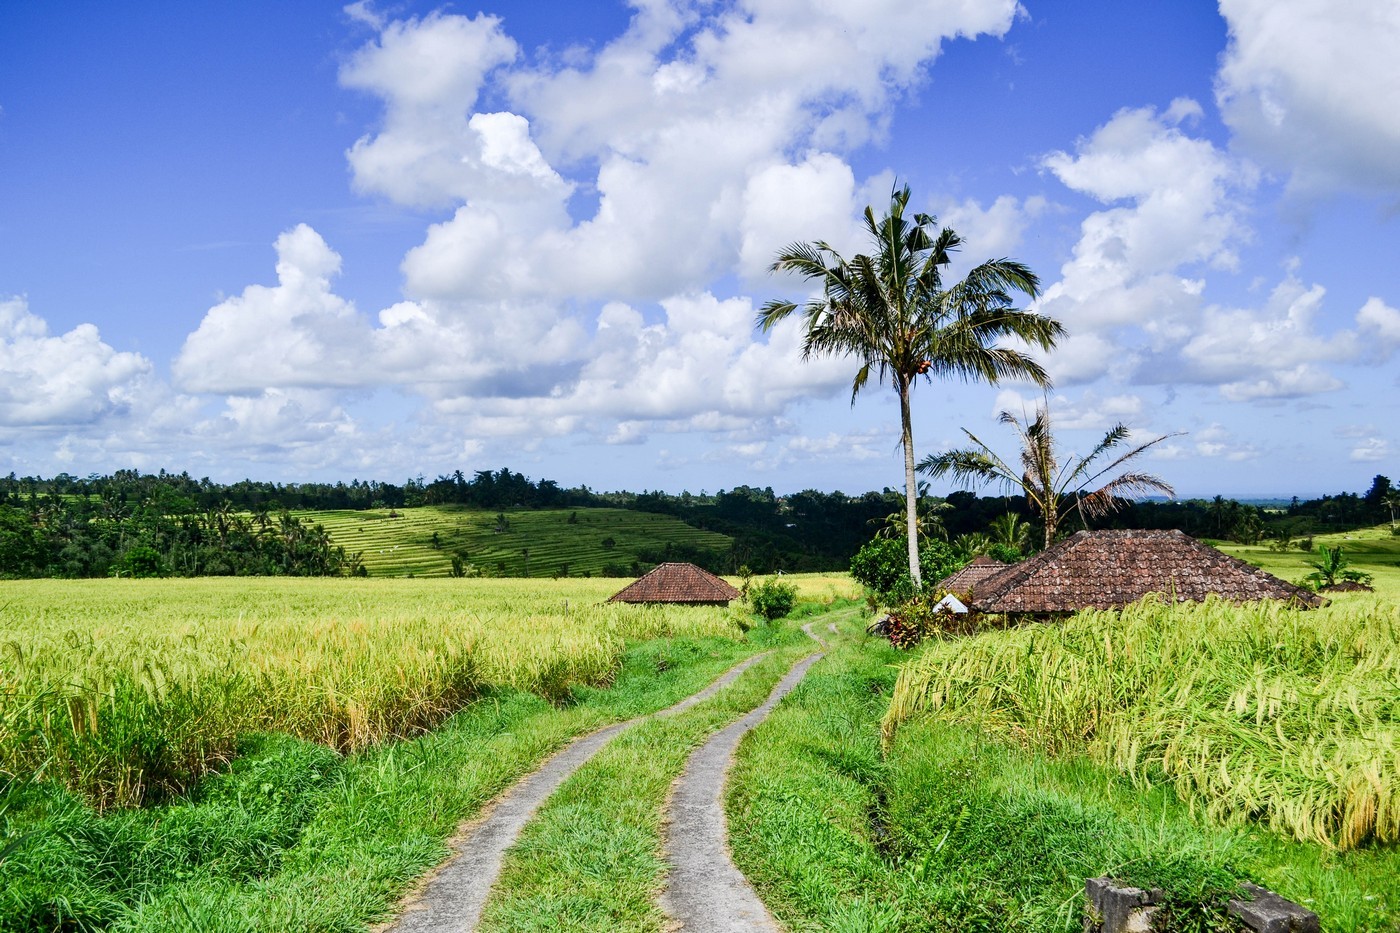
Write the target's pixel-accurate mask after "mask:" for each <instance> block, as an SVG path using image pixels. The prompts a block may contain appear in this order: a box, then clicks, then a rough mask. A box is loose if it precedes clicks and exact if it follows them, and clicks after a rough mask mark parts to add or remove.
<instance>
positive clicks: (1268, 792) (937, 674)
mask: <svg viewBox="0 0 1400 933" xmlns="http://www.w3.org/2000/svg"><path fill="white" fill-rule="evenodd" d="M919 716H936V717H939V718H940V719H943V720H947V721H954V722H962V723H966V724H969V725H975V726H977V727H979V728H982V729H985V730H987V731H989V732H991V733H993V734H997V735H1001V736H1003V737H1004V738H1007V739H1009V740H1011V741H1014V742H1016V743H1018V744H1020V745H1022V746H1024V747H1027V748H1031V749H1034V750H1037V751H1040V752H1044V753H1048V754H1051V755H1074V754H1087V755H1088V756H1089V757H1090V758H1091V759H1093V760H1095V761H1097V762H1099V763H1101V764H1104V765H1107V766H1110V767H1112V768H1115V769H1117V770H1118V771H1120V772H1122V773H1126V774H1128V775H1131V776H1132V778H1133V779H1134V780H1135V781H1137V782H1140V783H1141V784H1143V785H1153V784H1160V783H1169V784H1171V785H1173V786H1174V787H1175V789H1176V792H1177V794H1178V796H1180V797H1181V799H1182V800H1183V801H1185V802H1187V803H1188V804H1189V805H1190V806H1191V807H1192V808H1193V810H1195V811H1196V812H1199V813H1202V814H1204V815H1205V816H1206V817H1207V818H1209V819H1211V820H1214V821H1216V822H1218V823H1222V824H1226V825H1237V824H1243V823H1246V822H1256V821H1257V822H1258V823H1261V824H1263V825H1265V826H1267V827H1268V828H1269V829H1271V830H1274V831H1277V832H1280V833H1282V834H1284V835H1286V836H1291V837H1293V838H1296V839H1299V840H1306V841H1311V842H1316V843H1319V844H1322V845H1324V846H1329V847H1336V848H1339V849H1349V848H1354V847H1357V846H1361V845H1364V844H1367V843H1370V842H1380V843H1390V844H1393V843H1396V842H1400V606H1397V604H1396V603H1395V602H1393V601H1390V600H1386V599H1383V598H1380V597H1377V596H1370V595H1365V596H1355V595H1352V596H1349V597H1348V598H1346V599H1339V600H1337V601H1336V602H1335V603H1334V604H1333V605H1332V606H1331V607H1328V608H1325V609H1320V610H1314V611H1311V612H1299V611H1296V610H1290V609H1285V608H1282V607H1281V606H1279V605H1278V604H1276V603H1261V604H1256V605H1253V606H1243V607H1241V606H1234V605H1231V604H1228V603H1223V602H1209V603H1205V604H1202V605H1182V606H1177V605H1164V604H1161V603H1158V602H1156V601H1144V602H1142V603H1138V604H1136V605H1134V606H1130V607H1128V608H1127V609H1125V610H1123V611H1122V612H1082V613H1079V614H1077V615H1076V616H1074V617H1073V618H1071V619H1069V620H1067V621H1066V622H1064V623H1061V624H1053V625H1030V626H1026V627H1023V628H1017V629H1011V630H1006V631H996V632H988V633H984V634H981V635H978V636H975V637H971V638H966V639H960V640H950V641H941V642H933V643H931V644H930V645H929V646H928V647H927V648H926V649H925V650H924V651H922V653H920V654H919V655H918V656H917V657H916V658H915V659H913V660H912V661H910V662H909V663H907V664H906V665H905V666H904V668H903V669H902V671H901V672H900V675H899V678H898V681H897V683H896V686H895V690H894V693H893V696H892V698H891V702H890V708H889V711H888V713H887V714H886V716H885V718H884V721H883V723H882V729H883V733H884V736H885V739H886V741H887V742H889V741H890V740H892V739H893V737H894V735H895V733H896V730H897V729H898V728H899V727H900V726H901V724H903V723H905V722H908V721H910V720H911V719H912V718H914V717H919Z"/></svg>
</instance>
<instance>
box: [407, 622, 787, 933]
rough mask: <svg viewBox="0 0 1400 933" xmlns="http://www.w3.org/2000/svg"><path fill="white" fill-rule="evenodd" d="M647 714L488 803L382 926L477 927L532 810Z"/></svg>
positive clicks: (692, 700)
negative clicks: (450, 852) (424, 882)
mask: <svg viewBox="0 0 1400 933" xmlns="http://www.w3.org/2000/svg"><path fill="white" fill-rule="evenodd" d="M809 634H810V633H809ZM769 653H770V652H763V653H762V654H756V655H754V656H753V657H751V658H747V659H746V660H744V661H742V662H740V663H739V664H736V665H735V666H734V667H731V668H730V669H729V670H728V671H726V672H725V673H724V674H722V675H721V676H720V677H719V678H718V679H716V680H715V681H714V682H713V683H711V684H710V685H709V686H708V687H706V688H705V689H704V690H701V691H700V692H699V693H696V694H694V695H692V696H689V697H686V698H685V699H684V700H681V701H680V702H679V703H677V704H675V705H674V706H670V707H667V708H666V709H664V710H661V711H660V712H656V713H652V714H651V716H674V715H676V714H677V713H681V712H683V711H685V710H687V709H690V708H691V707H692V706H695V705H696V704H697V703H702V702H704V701H705V700H708V699H709V698H710V697H712V696H714V695H715V694H717V693H719V691H720V690H722V689H724V688H725V687H727V686H728V685H729V684H732V683H733V682H734V681H735V680H737V679H738V678H739V675H741V674H743V673H744V671H746V670H748V669H749V668H750V667H752V666H753V665H755V664H757V663H758V662H759V661H761V660H762V659H763V658H765V657H767V656H768V654H769ZM648 718H650V717H649V716H639V717H637V718H636V719H629V720H628V721H626V722H621V723H617V724H616V725H612V726H608V727H607V728H605V729H599V730H598V731H597V732H594V733H591V734H589V735H586V736H584V737H583V738H581V739H575V740H574V741H573V742H572V743H571V744H570V745H568V746H566V747H565V748H564V750H563V751H560V752H557V753H556V754H555V755H554V756H553V757H551V758H549V759H548V760H546V761H545V763H544V764H543V765H541V766H540V768H539V769H538V770H537V771H535V772H534V773H533V774H531V775H530V776H529V777H527V778H525V779H524V780H522V781H520V782H519V783H518V784H516V785H515V786H514V787H512V788H511V789H510V790H509V791H507V792H506V793H505V794H504V795H502V796H501V797H500V798H498V799H497V800H496V801H495V803H493V804H491V805H489V806H488V807H487V808H486V809H485V810H484V811H482V813H481V814H479V815H478V816H477V817H476V818H475V819H474V820H473V821H472V822H470V823H468V824H467V825H466V826H464V827H463V828H462V830H461V831H460V832H459V833H458V834H457V836H456V838H454V839H453V841H452V843H451V845H452V849H453V850H454V852H455V854H454V855H453V856H452V857H451V858H450V859H449V861H447V862H446V863H444V864H443V865H442V866H440V867H439V868H438V870H437V871H436V873H435V874H434V875H433V876H432V878H431V879H430V880H429V881H428V883H427V885H426V886H425V887H423V888H422V889H421V890H420V891H419V893H418V894H417V895H416V896H414V897H413V898H411V899H410V900H409V902H408V903H407V904H405V906H404V912H403V914H402V915H401V916H400V917H399V918H398V919H397V920H395V921H394V922H393V923H392V924H390V925H388V926H387V927H385V928H383V929H384V931H385V933H447V931H461V930H473V929H475V928H476V925H477V923H478V922H479V921H480V920H481V912H482V908H483V907H484V906H485V905H486V898H487V896H488V895H489V894H490V893H491V888H492V886H493V885H494V884H495V883H496V879H497V878H498V877H499V876H500V874H501V865H502V863H503V862H504V860H505V853H506V850H507V849H509V848H510V847H511V846H512V845H514V844H515V841H516V839H518V838H519V837H520V832H521V830H523V829H524V828H525V824H526V823H528V822H529V821H530V818H531V817H532V816H534V814H535V811H536V810H538V809H539V808H540V806H541V805H542V804H543V803H544V802H545V800H547V799H548V798H549V795H550V794H552V793H554V791H555V790H556V789H557V788H558V787H559V785H560V784H563V783H564V781H566V780H567V779H568V778H569V776H570V775H572V774H573V773H574V772H575V771H577V770H578V769H579V768H580V767H582V766H583V765H584V764H586V763H587V762H588V760H589V759H590V758H592V757H593V756H594V755H596V754H597V753H598V752H599V751H600V750H601V749H602V748H603V746H605V745H607V744H608V742H610V741H612V739H614V738H616V737H617V736H618V735H619V734H620V733H622V732H625V731H626V730H628V729H630V728H632V727H633V726H635V725H637V724H638V723H640V722H643V721H644V720H646V719H648Z"/></svg>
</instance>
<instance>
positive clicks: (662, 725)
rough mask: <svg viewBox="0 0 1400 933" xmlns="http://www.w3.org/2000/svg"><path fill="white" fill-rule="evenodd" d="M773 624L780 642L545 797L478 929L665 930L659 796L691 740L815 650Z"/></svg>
mask: <svg viewBox="0 0 1400 933" xmlns="http://www.w3.org/2000/svg"><path fill="white" fill-rule="evenodd" d="M778 629H779V630H781V631H783V632H784V633H786V634H785V635H784V638H785V645H784V647H783V648H781V649H780V650H777V651H775V652H774V653H773V655H772V656H770V657H768V658H765V659H764V660H763V661H761V662H759V663H758V664H756V665H755V666H754V667H753V668H751V669H750V670H748V671H746V672H745V673H744V675H743V676H742V677H741V678H740V679H739V680H738V681H736V682H735V683H734V684H732V685H730V686H729V687H728V688H726V689H725V690H723V691H722V692H720V693H719V694H718V695H717V696H715V697H714V698H712V699H710V700H708V701H706V702H705V703H702V704H701V705H699V706H697V707H695V708H693V709H691V710H689V711H687V712H685V713H683V714H681V715H678V716H674V717H669V718H664V719H653V720H650V721H648V722H646V723H643V724H642V725H640V726H638V727H636V728H634V729H632V730H630V731H628V732H627V733H626V734H624V735H622V736H619V737H618V738H617V739H615V740H614V741H613V742H612V743H611V744H610V745H609V746H608V747H607V748H606V749H604V750H603V751H602V752H600V753H599V754H598V755H597V757H595V758H594V759H593V760H592V761H590V762H589V763H588V764H587V765H585V766H584V767H582V768H580V769H579V771H578V772H577V773H575V774H574V775H573V777H571V778H570V779H569V780H568V781H567V782H566V783H565V784H564V785H563V786H562V787H561V788H560V789H559V790H558V791H557V792H556V793H555V795H554V796H553V797H551V798H550V800H549V802H548V803H547V804H546V805H545V806H544V808H542V809H541V810H540V812H539V813H538V814H537V815H536V818H535V820H534V821H533V822H532V823H531V824H530V826H529V827H527V828H526V830H525V833H524V835H523V836H522V838H521V840H520V842H519V843H518V844H517V845H516V847H515V848H514V849H513V850H512V851H511V852H510V854H509V855H508V856H507V860H506V867H505V871H504V872H503V873H502V875H501V880H500V882H499V883H498V884H497V887H496V893H495V894H494V895H493V896H492V899H491V901H490V902H489V903H488V904H487V908H486V914H485V917H484V918H483V922H482V927H481V928H482V929H483V930H486V931H503V930H511V931H525V930H559V929H568V930H598V931H658V930H662V929H665V927H666V925H667V922H668V921H667V918H666V916H665V914H663V913H662V912H661V910H660V909H659V908H658V907H657V905H656V898H657V895H658V894H659V893H660V889H661V885H662V883H663V880H664V876H665V871H666V863H665V860H664V858H663V856H662V852H661V831H662V813H663V811H664V808H665V803H666V797H667V794H668V793H669V792H670V789H671V785H672V784H673V783H674V781H675V780H676V778H677V777H678V776H679V775H680V773H681V771H682V769H683V768H684V767H685V763H686V760H687V759H688V758H689V757H690V755H691V753H692V752H694V751H695V749H696V748H697V747H699V746H700V745H701V744H703V743H704V742H705V740H706V739H708V738H709V737H710V736H711V735H712V734H713V733H714V732H715V731H717V730H718V729H721V728H723V727H724V726H725V725H727V724H729V723H731V722H733V721H734V720H736V719H738V718H739V717H740V716H742V715H743V714H745V713H746V712H748V711H749V710H751V709H753V708H754V707H756V706H758V705H759V704H761V703H762V702H763V701H764V699H765V698H766V697H767V696H768V694H769V692H770V691H771V690H772V689H773V686H774V684H776V683H777V682H778V681H779V680H780V679H781V678H782V676H783V675H784V674H786V673H787V672H788V671H789V670H790V669H791V668H792V666H793V664H794V663H796V662H797V661H798V660H799V659H800V658H802V657H804V656H806V655H808V654H811V653H813V652H814V651H816V650H818V646H817V645H816V643H814V642H813V641H812V640H810V639H809V638H808V637H807V636H806V635H804V634H802V633H801V632H800V631H798V629H797V627H796V623H788V624H783V625H780V626H778ZM799 689H800V688H799Z"/></svg>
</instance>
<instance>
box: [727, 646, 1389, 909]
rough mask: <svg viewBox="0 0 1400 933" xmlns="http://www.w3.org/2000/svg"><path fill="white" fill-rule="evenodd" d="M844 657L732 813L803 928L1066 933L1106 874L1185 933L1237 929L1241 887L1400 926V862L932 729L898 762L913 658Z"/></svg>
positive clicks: (779, 717)
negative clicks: (898, 720) (889, 720)
mask: <svg viewBox="0 0 1400 933" xmlns="http://www.w3.org/2000/svg"><path fill="white" fill-rule="evenodd" d="M843 641H844V643H841V642H838V644H837V645H836V647H835V649H834V650H833V651H831V652H830V653H829V655H828V659H827V661H826V662H824V663H823V664H821V665H819V666H818V667H817V668H814V669H813V670H812V672H811V673H810V674H808V676H807V679H806V681H805V682H804V683H803V684H802V686H800V687H799V688H798V689H797V690H795V691H794V692H793V694H792V695H791V696H790V698H789V700H788V701H787V702H785V703H784V704H783V705H782V706H781V707H780V708H779V709H778V710H777V711H775V713H774V714H773V716H772V717H770V719H769V720H768V721H767V722H766V723H764V724H763V725H761V726H760V727H758V728H757V729H755V730H754V732H753V733H751V734H750V736H749V737H748V738H747V739H746V740H745V742H744V743H743V745H742V746H741V747H740V752H739V756H738V761H737V763H736V767H735V771H734V775H733V780H732V783H731V790H730V794H729V798H728V801H727V806H728V809H729V818H730V828H731V829H730V832H731V837H730V843H731V846H732V848H733V850H734V855H735V860H736V862H737V863H738V864H739V866H740V867H741V869H743V870H744V871H745V873H746V874H748V876H749V877H750V879H751V880H753V881H754V883H755V885H756V886H757V887H758V888H759V891H760V894H761V895H762V896H763V897H764V899H765V900H766V901H767V902H768V904H769V905H770V907H772V908H773V910H774V911H775V913H776V914H777V916H778V917H779V919H780V920H781V921H782V922H783V923H784V924H786V925H787V927H788V928H789V929H791V930H795V931H797V930H813V931H816V930H822V931H828V930H829V931H852V933H854V931H885V930H889V931H895V930H899V931H912V930H920V931H945V930H946V931H988V933H991V931H1043V930H1048V931H1064V933H1070V931H1078V930H1079V929H1081V928H1082V927H1081V924H1082V916H1083V914H1082V910H1083V907H1082V904H1083V886H1084V879H1085V878H1087V877H1094V876H1098V875H1102V874H1108V875H1111V876H1113V877H1116V878H1119V879H1122V880H1124V881H1127V882H1128V883H1135V884H1139V885H1143V886H1159V887H1162V888H1163V889H1164V890H1165V891H1166V892H1167V895H1168V898H1169V908H1168V909H1169V910H1170V911H1171V914H1170V918H1171V919H1170V924H1169V926H1168V927H1167V929H1171V930H1173V931H1182V930H1220V931H1224V930H1231V931H1233V930H1236V929H1238V927H1237V926H1236V925H1235V924H1234V921H1232V920H1228V919H1227V918H1226V917H1225V914H1224V911H1223V900H1224V898H1225V896H1226V895H1227V893H1228V892H1230V891H1231V890H1233V888H1234V885H1235V884H1236V882H1237V881H1238V880H1241V879H1253V880H1256V881H1258V882H1261V883H1263V884H1265V885H1266V886H1268V887H1270V888H1272V889H1274V890H1277V891H1280V892H1281V893H1283V894H1284V895H1285V896H1288V897H1291V898H1293V899H1295V900H1298V901H1300V902H1303V903H1305V904H1308V905H1309V906H1311V907H1312V908H1313V909H1315V910H1317V911H1318V912H1319V914H1321V915H1322V917H1323V928H1324V929H1327V930H1338V931H1372V933H1380V931H1385V930H1392V929H1394V926H1395V924H1396V922H1397V920H1400V898H1397V897H1396V894H1395V892H1396V886H1395V879H1396V878H1397V877H1400V856H1398V855H1397V852H1396V850H1395V848H1394V847H1375V846H1365V847H1362V848H1360V849H1357V850H1353V851H1350V852H1337V851H1335V850H1332V849H1329V848H1327V847H1324V846H1320V845H1316V844H1310V843H1299V842H1293V841H1289V840H1287V839H1284V838H1282V837H1280V836H1278V835H1277V834H1273V833H1269V832H1267V831H1265V830H1262V829H1260V828H1258V827H1254V826H1244V827H1237V828H1229V827H1218V826H1213V825H1209V824H1205V823H1202V822H1201V821H1200V820H1199V819H1198V818H1197V817H1196V816H1194V815H1193V814H1192V812H1191V809H1190V808H1189V807H1188V806H1186V805H1185V804H1183V803H1182V802H1181V801H1180V800H1179V799H1178V798H1177V796H1176V794H1175V793H1174V791H1173V789H1172V788H1171V787H1169V786H1164V785H1163V786H1157V787H1154V788H1151V789H1148V788H1143V787H1140V786H1135V785H1134V784H1133V783H1132V782H1131V781H1129V780H1127V779H1125V778H1123V777H1121V776H1119V775H1118V774H1116V773H1115V772H1114V771H1112V770H1111V769H1106V768H1104V767H1102V766H1100V765H1098V764H1096V763H1095V762H1093V761H1091V760H1089V759H1087V758H1085V757H1082V756H1065V757H1061V758H1049V757H1046V756H1044V755H1042V754H1039V753H1037V752H1035V751H1033V750H1030V749H1026V748H1022V747H1020V746H1018V745H1016V744H1014V743H1008V742H1006V741H1005V740H1004V739H1002V738H999V737H998V736H995V735H992V734H989V733H986V732H983V731H980V730H978V729H975V728H970V727H968V726H966V725H962V724H958V723H951V722H947V721H942V720H939V719H938V718H935V717H932V716H924V717H920V718H918V719H917V720H914V721H911V722H909V723H907V724H906V725H905V726H904V727H902V728H901V729H900V730H899V734H898V736H897V738H896V739H895V740H894V742H893V743H892V744H891V745H890V746H889V748H888V749H887V750H882V746H881V741H880V733H879V721H880V718H881V716H882V714H883V713H884V711H885V709H886V707H887V704H888V700H889V695H890V691H891V690H892V689H893V685H894V678H895V674H896V670H895V666H894V665H895V664H896V662H898V661H899V660H901V659H902V658H904V657H907V655H902V654H901V653H899V652H895V651H894V650H893V649H891V648H889V647H888V645H887V644H885V643H883V642H875V641H869V642H866V643H864V644H862V642H861V640H860V639H859V637H858V636H857V637H847V638H846V639H844V640H843Z"/></svg>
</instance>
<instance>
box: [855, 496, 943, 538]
mask: <svg viewBox="0 0 1400 933" xmlns="http://www.w3.org/2000/svg"><path fill="white" fill-rule="evenodd" d="M918 488H919V497H918V503H917V506H916V508H915V510H914V514H915V516H916V517H915V519H914V530H915V531H917V532H918V534H919V538H920V539H921V540H927V539H929V538H939V539H942V540H945V541H946V540H947V539H948V529H947V528H945V527H943V518H942V517H941V516H940V515H939V513H940V512H947V511H948V510H949V509H951V508H952V505H950V504H949V503H947V502H944V501H943V500H942V499H934V498H933V497H931V496H930V495H929V494H928V483H919V487H918ZM899 498H900V505H899V508H898V509H896V510H895V511H893V512H891V513H890V514H888V515H886V516H885V517H884V518H872V519H871V520H870V524H872V525H875V526H877V530H876V532H875V536H876V537H877V538H902V537H904V536H905V535H906V534H908V533H909V526H908V524H907V519H908V512H907V510H906V509H905V507H904V502H903V500H904V497H903V496H900V497H899Z"/></svg>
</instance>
